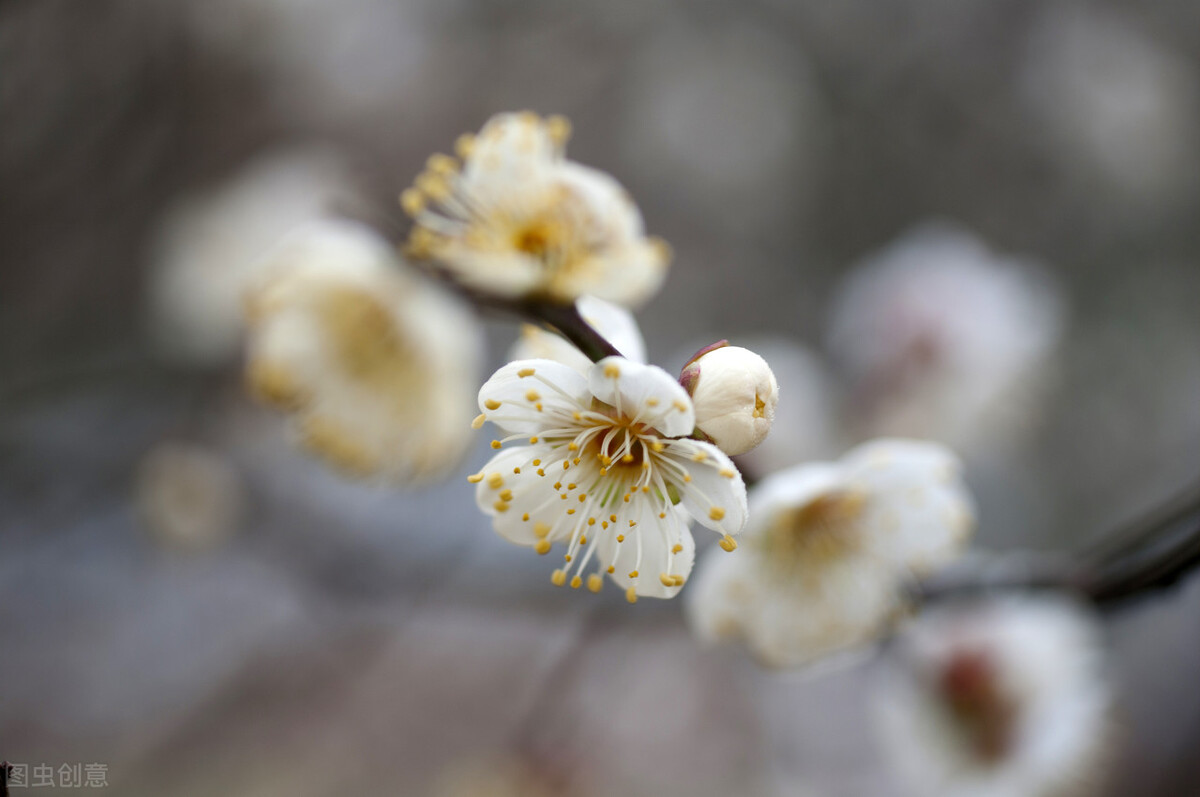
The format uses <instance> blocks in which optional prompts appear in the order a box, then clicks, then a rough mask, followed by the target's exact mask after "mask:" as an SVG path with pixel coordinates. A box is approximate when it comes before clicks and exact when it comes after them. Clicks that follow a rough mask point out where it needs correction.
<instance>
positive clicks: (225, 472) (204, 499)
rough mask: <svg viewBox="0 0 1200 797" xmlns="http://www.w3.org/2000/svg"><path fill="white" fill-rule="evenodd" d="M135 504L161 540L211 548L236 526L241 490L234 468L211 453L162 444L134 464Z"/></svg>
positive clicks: (188, 446)
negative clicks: (135, 472)
mask: <svg viewBox="0 0 1200 797" xmlns="http://www.w3.org/2000/svg"><path fill="white" fill-rule="evenodd" d="M134 503H135V504H136V505H137V508H138V512H139V514H140V515H141V518H142V521H143V523H144V524H145V526H146V529H147V530H148V531H150V532H151V533H152V534H153V535H154V536H155V538H156V539H158V541H159V542H162V543H163V544H164V545H169V546H174V547H179V548H187V549H203V548H212V547H215V546H217V545H220V544H221V543H222V542H224V541H225V540H226V539H228V538H229V537H230V536H231V535H232V534H233V533H234V532H235V531H236V530H237V524H238V521H239V519H240V518H241V514H242V510H243V507H244V504H245V490H244V489H243V486H242V480H241V478H239V476H238V474H237V472H236V471H235V470H234V468H233V467H232V466H231V465H230V464H229V463H228V462H226V461H225V460H224V459H223V458H222V457H220V456H218V455H217V454H215V453H214V452H212V451H209V450H207V449H205V448H203V447H201V446H198V445H193V444H189V443H182V442H170V443H161V444H159V445H157V446H155V447H154V448H152V449H151V450H150V451H149V452H147V454H146V455H145V456H144V457H143V458H142V460H141V462H140V463H139V464H138V469H137V478H136V481H135V483H134Z"/></svg>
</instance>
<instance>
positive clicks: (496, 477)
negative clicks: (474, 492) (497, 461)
mask: <svg viewBox="0 0 1200 797" xmlns="http://www.w3.org/2000/svg"><path fill="white" fill-rule="evenodd" d="M503 486H504V477H503V476H501V475H500V474H499V473H493V474H492V475H491V476H488V487H491V488H492V489H493V490H499V489H500V488H501V487H503Z"/></svg>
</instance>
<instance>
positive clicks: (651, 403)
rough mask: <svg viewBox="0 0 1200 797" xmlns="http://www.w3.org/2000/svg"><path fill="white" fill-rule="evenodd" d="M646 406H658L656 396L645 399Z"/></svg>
mask: <svg viewBox="0 0 1200 797" xmlns="http://www.w3.org/2000/svg"><path fill="white" fill-rule="evenodd" d="M646 406H647V407H657V406H658V399H656V398H654V397H653V396H651V397H650V398H648V399H646Z"/></svg>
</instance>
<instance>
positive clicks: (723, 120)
mask: <svg viewBox="0 0 1200 797" xmlns="http://www.w3.org/2000/svg"><path fill="white" fill-rule="evenodd" d="M669 30H670V32H669V33H666V34H664V35H661V36H659V37H656V38H654V39H652V40H651V41H652V45H651V46H649V47H647V48H646V50H645V53H644V55H643V56H642V57H641V58H639V59H638V60H636V61H634V62H633V63H632V66H631V68H632V70H633V78H634V79H633V80H632V81H631V86H632V87H633V89H632V93H631V100H632V102H631V108H630V110H629V111H628V113H627V114H626V115H625V116H626V119H628V120H629V123H628V128H627V130H626V135H627V140H628V141H627V145H626V149H627V150H628V154H629V157H630V158H631V159H633V161H634V162H635V163H637V164H638V166H639V168H638V172H639V173H641V174H643V175H646V176H644V177H643V179H647V177H649V178H650V179H658V180H662V181H669V182H667V185H668V186H674V187H675V188H676V190H677V191H678V192H679V194H680V195H681V196H682V197H683V198H684V200H685V201H687V202H699V203H708V211H707V212H706V213H705V215H706V217H707V222H708V223H716V224H728V225H731V226H734V227H736V228H738V229H745V228H746V227H747V226H750V227H752V228H754V229H766V228H770V227H771V226H772V225H774V224H778V223H780V222H783V220H784V219H785V218H786V219H787V221H786V222H784V223H786V224H789V225H795V224H796V222H797V219H796V215H797V206H798V204H799V203H798V201H797V200H798V198H799V197H801V196H806V195H807V191H808V189H809V187H810V186H812V185H813V184H814V183H815V180H814V175H815V172H816V170H817V168H818V167H819V164H820V162H821V158H820V155H821V151H822V145H823V142H824V134H825V127H824V125H825V114H824V109H823V103H822V102H821V99H820V96H819V94H818V91H817V88H816V85H815V82H814V80H813V77H812V75H811V72H810V68H809V66H808V63H807V61H806V59H805V57H804V53H803V51H801V50H800V49H799V48H798V47H797V46H796V44H795V43H794V42H786V43H785V42H784V41H783V40H781V39H780V38H778V37H776V36H773V35H771V34H770V33H769V32H767V31H764V30H761V29H759V28H756V27H753V26H750V25H745V24H733V25H728V26H722V27H721V28H719V29H717V30H711V31H704V32H703V33H699V32H685V31H684V30H681V29H680V28H679V27H678V26H674V25H673V26H671V27H670V28H669ZM698 33H699V35H697V34H698Z"/></svg>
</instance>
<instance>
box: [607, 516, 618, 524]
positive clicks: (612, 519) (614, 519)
mask: <svg viewBox="0 0 1200 797" xmlns="http://www.w3.org/2000/svg"><path fill="white" fill-rule="evenodd" d="M608 519H609V520H611V521H612V522H613V523H616V522H617V516H616V515H609V516H608Z"/></svg>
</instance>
